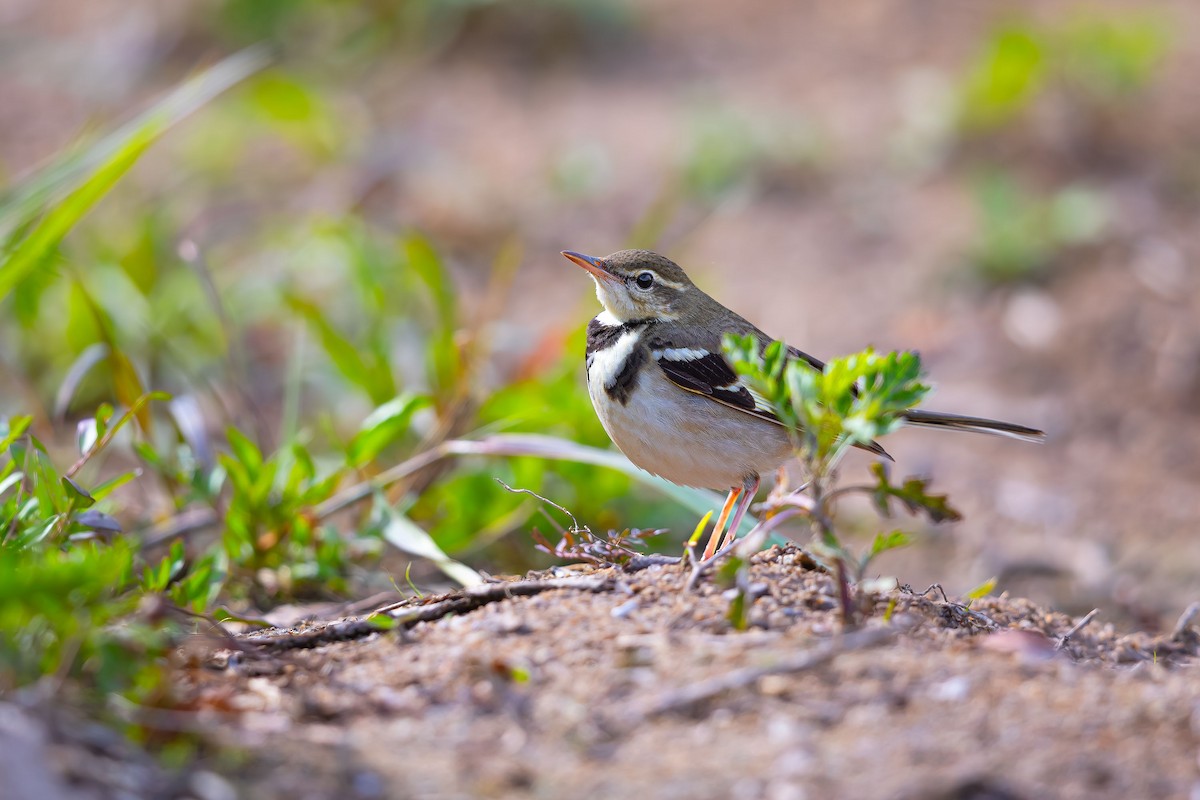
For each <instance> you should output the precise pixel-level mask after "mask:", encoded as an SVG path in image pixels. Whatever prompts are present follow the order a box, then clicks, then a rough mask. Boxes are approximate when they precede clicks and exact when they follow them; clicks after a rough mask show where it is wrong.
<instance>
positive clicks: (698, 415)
mask: <svg viewBox="0 0 1200 800" xmlns="http://www.w3.org/2000/svg"><path fill="white" fill-rule="evenodd" d="M627 335H628V334H627ZM631 349H632V345H631V344H627V343H626V342H625V336H622V337H621V339H620V340H619V341H618V342H617V344H616V345H615V346H613V347H610V348H608V349H607V350H604V351H600V352H597V353H594V354H593V358H592V364H591V368H590V369H589V371H588V378H589V379H588V391H589V393H590V394H591V397H592V405H593V406H594V407H595V409H596V414H597V415H598V416H599V417H600V422H601V423H602V424H603V425H604V429H605V430H606V431H608V435H609V436H610V437H611V438H612V440H613V442H614V443H615V444H616V445H617V447H619V448H621V452H623V453H624V454H625V455H626V456H627V457H628V458H629V460H630V461H632V462H633V463H634V464H636V465H637V466H639V467H641V468H642V469H644V470H646V471H647V472H651V473H654V474H655V475H661V476H662V477H664V478H666V479H667V480H669V481H672V482H674V483H678V484H682V485H684V486H699V487H702V488H708V489H718V490H728V489H729V488H731V487H734V486H740V485H741V484H742V482H743V481H744V480H745V479H746V477H747V476H748V475H762V474H769V473H770V472H771V471H773V470H775V469H776V468H778V467H779V466H780V465H781V464H783V463H784V462H785V461H787V460H788V459H789V458H790V457H791V455H792V447H791V443H790V441H789V440H788V437H787V434H786V433H785V432H784V430H783V428H781V427H779V426H778V425H776V424H774V423H772V422H768V421H766V420H763V419H759V418H758V417H754V416H751V415H750V414H743V413H741V412H739V411H737V410H735V409H731V408H728V407H726V406H723V405H721V404H720V403H717V402H716V401H714V400H711V399H709V398H707V397H703V396H701V395H698V394H695V393H694V392H688V391H686V390H684V389H681V388H679V387H678V386H676V385H675V384H673V383H671V382H670V381H669V380H668V379H667V378H666V376H665V375H663V373H662V371H661V370H659V369H658V366H657V364H656V363H655V362H653V361H650V362H648V363H647V364H646V366H645V368H643V369H642V370H641V373H640V375H639V376H638V382H637V385H636V386H635V387H634V388H633V391H632V392H631V393H630V395H629V397H628V402H627V403H625V404H622V403H620V402H618V401H617V400H614V399H613V398H611V397H609V396H608V394H607V393H606V392H605V390H604V385H605V384H604V379H605V378H609V377H611V378H613V379H615V377H616V375H618V374H619V373H620V371H621V367H622V366H623V365H624V363H625V360H624V358H620V359H617V358H608V359H605V360H603V361H601V357H602V356H604V355H605V354H607V353H611V352H614V351H619V350H620V351H622V352H624V354H625V355H626V356H628V354H629V352H630V351H631ZM610 385H611V384H610Z"/></svg>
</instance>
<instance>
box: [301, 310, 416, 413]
mask: <svg viewBox="0 0 1200 800" xmlns="http://www.w3.org/2000/svg"><path fill="white" fill-rule="evenodd" d="M284 302H286V303H287V305H288V307H289V308H290V309H292V311H293V312H294V313H295V314H296V315H297V316H299V317H300V318H301V319H303V320H304V321H305V322H307V323H308V325H309V327H310V328H312V329H313V331H314V332H316V334H317V337H318V338H319V339H320V340H321V346H322V347H323V348H324V350H325V354H326V355H327V356H329V360H330V361H332V362H333V365H334V367H336V368H337V370H338V372H340V373H341V374H342V376H343V377H345V378H346V380H348V381H350V382H351V383H352V384H354V385H355V386H357V387H359V388H360V389H362V390H363V391H364V392H366V394H367V396H368V397H370V398H371V400H372V401H373V402H375V403H383V402H385V401H386V400H387V399H388V398H389V397H394V396H395V394H396V382H395V380H394V379H393V377H392V373H391V367H390V366H389V365H388V364H387V363H386V362H385V361H382V360H380V359H375V360H374V362H373V363H368V362H367V360H366V359H365V358H363V355H362V351H361V350H360V348H359V347H358V346H357V345H355V344H354V343H353V342H352V341H350V339H349V338H348V337H346V336H345V335H344V334H343V333H342V332H341V331H339V330H338V329H337V328H336V327H334V325H333V323H332V322H330V321H329V318H328V317H327V316H326V315H325V312H324V311H322V310H321V308H320V307H319V306H317V305H316V304H315V303H313V302H311V301H309V300H306V299H304V298H303V297H300V296H299V295H295V294H290V293H289V294H286V295H285V296H284Z"/></svg>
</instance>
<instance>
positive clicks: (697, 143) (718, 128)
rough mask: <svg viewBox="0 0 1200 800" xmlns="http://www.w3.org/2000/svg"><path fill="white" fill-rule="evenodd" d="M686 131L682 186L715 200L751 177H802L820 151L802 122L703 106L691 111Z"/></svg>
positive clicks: (816, 139)
mask: <svg viewBox="0 0 1200 800" xmlns="http://www.w3.org/2000/svg"><path fill="white" fill-rule="evenodd" d="M688 132H689V144H688V147H687V149H686V150H685V152H684V155H683V161H682V164H681V166H680V173H681V174H680V178H681V182H682V185H683V188H684V190H685V191H686V192H687V193H688V194H689V195H693V196H697V197H700V198H707V199H714V198H717V197H719V196H720V195H722V194H723V193H725V192H727V191H729V190H731V189H734V188H737V187H738V186H740V185H742V184H743V183H744V182H746V181H747V180H752V179H755V178H759V179H765V178H767V177H768V176H769V177H770V179H771V180H775V181H778V180H780V179H781V178H786V177H787V176H789V175H793V176H794V175H801V176H802V175H806V174H808V173H810V172H812V170H813V169H814V167H815V166H816V165H817V164H819V163H820V161H821V160H822V159H823V158H824V155H825V154H824V152H823V143H822V142H821V140H820V137H818V136H817V134H816V132H815V131H814V130H813V129H812V126H811V125H809V124H807V123H806V122H805V121H804V120H798V119H769V118H763V117H762V116H761V115H759V116H753V117H752V116H749V115H745V114H740V113H737V112H735V111H733V110H731V109H728V108H722V107H715V108H702V109H700V110H699V111H697V113H694V114H693V115H692V119H691V124H690V125H689V131H688Z"/></svg>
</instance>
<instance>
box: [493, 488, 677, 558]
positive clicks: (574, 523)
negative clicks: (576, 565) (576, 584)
mask: <svg viewBox="0 0 1200 800" xmlns="http://www.w3.org/2000/svg"><path fill="white" fill-rule="evenodd" d="M496 482H497V483H499V484H500V485H501V486H503V487H504V488H505V489H507V490H508V491H509V492H512V493H513V494H528V495H532V496H533V497H536V498H537V499H538V500H541V501H542V502H543V503H545V504H546V505H549V506H553V507H554V508H556V509H558V510H559V511H561V512H562V513H564V514H566V515H567V516H568V517H570V518H571V527H569V528H566V529H563V528H561V527H559V526H558V523H557V522H555V521H554V518H553V517H551V516H550V515H549V513H547V512H546V509H545V507H544V506H543V507H542V508H541V509H540V510H541V512H542V515H543V516H544V517H545V518H546V519H547V520H549V521H550V523H551V524H552V525H554V526H555V527H556V528H559V533H560V534H561V535H562V538H561V539H559V540H558V544H551V543H550V540H549V539H547V538H546V537H545V536H544V535H543V534H542V532H541V531H539V530H538V529H537V528H534V529H533V530H532V531H530V535H531V536H532V537H533V542H534V546H535V547H536V548H537V549H538V550H541V551H542V552H543V553H547V554H549V555H552V556H554V557H555V558H559V559H562V560H564V561H586V562H588V563H590V564H596V565H598V566H602V567H611V566H616V565H620V564H628V563H629V562H630V561H631V560H632V559H633V558H634V557H635V556H639V555H642V549H643V548H644V546H645V543H646V539H648V538H650V537H651V536H657V535H658V534H660V533H665V531H662V530H641V529H638V528H626V529H624V530H623V531H609V532H608V534H607V535H605V536H597V535H596V534H594V533H592V530H591V528H589V527H587V526H586V525H580V524H579V520H577V519H575V515H574V514H572V513H571V512H570V511H568V510H567V509H565V508H563V507H562V506H560V505H559V504H558V503H555V502H554V501H553V500H547V499H546V498H545V497H542V496H541V495H540V494H538V493H537V492H533V491H530V490H529V489H514V488H513V487H511V486H509V485H508V484H507V483H505V482H504V481H502V480H500V479H499V478H497V479H496Z"/></svg>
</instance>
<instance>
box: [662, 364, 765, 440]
mask: <svg viewBox="0 0 1200 800" xmlns="http://www.w3.org/2000/svg"><path fill="white" fill-rule="evenodd" d="M650 354H651V355H652V356H653V357H654V361H655V363H657V364H658V366H659V369H661V370H662V371H663V374H664V375H666V376H667V379H668V380H670V381H671V383H673V384H675V385H676V386H678V387H679V388H681V389H685V390H687V391H689V392H695V393H696V394H701V395H704V396H705V397H708V398H711V399H713V400H715V401H717V402H718V403H721V404H723V405H727V406H729V407H730V408H735V409H737V410H738V411H743V412H745V413H747V414H753V415H754V416H756V417H761V418H762V419H765V420H769V421H770V422H774V423H775V424H777V425H782V424H783V423H781V422H780V421H779V418H778V417H776V416H775V414H774V412H772V411H771V407H770V405H769V404H768V403H767V402H766V400H764V399H763V398H762V397H761V396H759V395H757V394H756V393H755V392H752V391H751V390H750V387H749V386H747V385H746V384H745V383H743V382H742V380H741V379H740V378H739V377H738V375H737V373H736V372H734V371H733V367H731V366H730V365H729V362H728V361H726V360H725V356H723V355H722V354H721V353H719V352H717V353H714V352H711V351H709V350H704V349H702V348H695V347H655V346H653V345H651V347H650Z"/></svg>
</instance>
